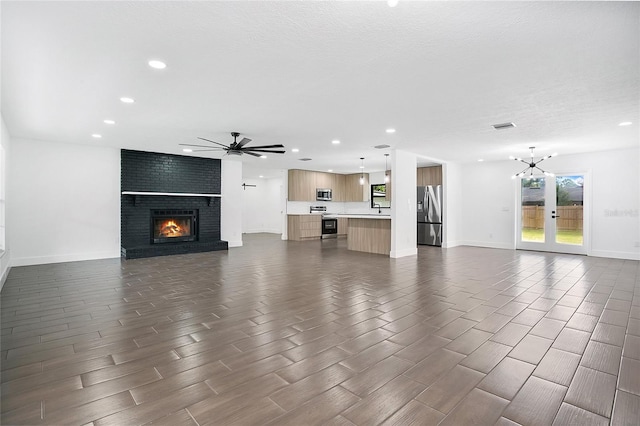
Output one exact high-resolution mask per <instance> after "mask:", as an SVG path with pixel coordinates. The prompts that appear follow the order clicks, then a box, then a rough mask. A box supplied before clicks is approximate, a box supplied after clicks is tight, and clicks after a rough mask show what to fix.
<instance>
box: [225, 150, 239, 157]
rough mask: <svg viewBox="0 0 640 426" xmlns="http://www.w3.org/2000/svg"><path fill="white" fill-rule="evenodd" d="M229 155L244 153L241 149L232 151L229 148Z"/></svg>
mask: <svg viewBox="0 0 640 426" xmlns="http://www.w3.org/2000/svg"><path fill="white" fill-rule="evenodd" d="M227 155H234V156H240V155H242V152H241V151H231V150H229V151H227Z"/></svg>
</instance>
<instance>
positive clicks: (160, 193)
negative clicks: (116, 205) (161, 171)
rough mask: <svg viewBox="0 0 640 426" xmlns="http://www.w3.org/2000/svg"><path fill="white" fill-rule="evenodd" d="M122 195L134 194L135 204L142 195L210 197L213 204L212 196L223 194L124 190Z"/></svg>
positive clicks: (209, 202) (218, 196)
mask: <svg viewBox="0 0 640 426" xmlns="http://www.w3.org/2000/svg"><path fill="white" fill-rule="evenodd" d="M122 195H133V196H134V197H135V199H134V201H133V205H134V206H135V205H137V204H138V199H139V197H140V196H141V195H145V196H165V197H166V196H169V197H204V198H207V199H208V203H207V204H209V205H211V199H212V198H221V197H222V194H201V193H189V192H139V191H122Z"/></svg>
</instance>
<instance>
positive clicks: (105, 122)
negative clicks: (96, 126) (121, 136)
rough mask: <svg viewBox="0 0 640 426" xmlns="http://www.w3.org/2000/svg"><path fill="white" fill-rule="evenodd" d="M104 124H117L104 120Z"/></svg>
mask: <svg viewBox="0 0 640 426" xmlns="http://www.w3.org/2000/svg"><path fill="white" fill-rule="evenodd" d="M104 124H116V122H115V121H113V120H104Z"/></svg>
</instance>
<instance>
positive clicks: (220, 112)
mask: <svg viewBox="0 0 640 426" xmlns="http://www.w3.org/2000/svg"><path fill="white" fill-rule="evenodd" d="M0 7H1V14H2V17H1V19H2V22H1V23H2V27H1V31H2V34H1V35H2V115H3V117H4V120H5V122H6V124H7V127H8V129H9V132H10V133H11V135H12V136H13V137H19V138H30V139H41V140H46V141H59V142H69V143H77V144H89V145H103V146H111V147H117V148H128V149H138V150H148V151H156V152H168V153H175V154H182V151H181V147H179V146H178V144H179V143H198V140H197V139H196V138H197V137H198V136H201V137H205V138H208V139H213V140H216V141H219V142H223V143H228V142H231V141H232V138H231V136H230V135H229V132H231V131H238V132H241V133H242V134H243V136H246V137H248V138H251V139H253V141H254V142H253V144H257V145H266V144H275V143H282V144H284V145H285V146H286V148H287V151H288V152H287V153H286V154H285V155H282V156H276V155H270V156H269V158H267V159H259V158H253V157H247V156H244V157H243V160H242V161H243V163H244V166H245V170H248V171H250V172H251V173H255V174H256V175H257V174H258V173H264V174H267V173H270V172H269V171H268V170H267V169H278V168H308V169H314V170H326V169H329V168H331V169H333V170H334V171H336V172H358V171H359V165H360V160H359V158H360V157H365V167H366V169H369V170H381V169H382V168H383V165H384V153H385V152H389V150H388V149H387V150H378V149H374V148H373V146H374V145H378V144H388V145H391V147H392V148H397V149H402V150H407V151H411V152H415V153H417V154H418V155H420V156H425V157H428V158H431V159H436V160H440V161H458V162H470V161H477V159H479V158H482V159H484V160H485V161H493V160H504V161H507V160H506V158H507V157H508V156H509V155H510V154H514V155H516V154H519V155H522V156H526V155H528V147H529V146H536V147H537V149H536V153H539V154H540V155H543V154H549V153H551V152H558V153H560V154H561V155H563V154H571V153H578V152H587V151H598V150H607V149H617V148H624V147H631V146H638V144H639V138H638V121H639V116H640V109H639V93H640V84H639V81H640V66H639V64H640V59H639V58H640V25H639V22H640V21H639V19H640V4H639V3H638V2H408V1H403V0H401V1H400V4H399V5H398V6H397V7H395V8H390V7H388V6H387V3H386V2H385V1H376V2H364V1H354V2H348V1H331V2H328V1H326V2H292V1H286V2H267V1H265V2H235V1H233V2H132V1H112V2H107V1H105V2H58V1H47V2H24V1H20V2H12V1H2V2H1V5H0ZM150 59H160V60H163V61H165V62H166V63H167V68H166V69H165V70H154V69H151V68H150V67H149V66H148V65H147V61H148V60H150ZM122 96H130V97H133V98H134V99H135V100H136V103H135V104H133V105H126V104H123V103H121V102H120V101H119V98H120V97H122ZM107 118H109V119H113V120H115V121H116V125H114V126H108V125H106V124H104V123H103V120H104V119H107ZM509 121H512V122H515V123H516V125H517V127H516V128H513V129H509V130H503V131H497V130H494V129H493V128H492V127H491V125H492V124H496V123H503V122H509ZM622 121H632V122H633V125H631V126H627V127H619V126H618V123H620V122H622ZM387 127H393V128H396V129H397V132H396V133H395V134H387V133H385V129H386V128H387ZM93 133H99V134H102V135H103V137H102V138H101V139H94V138H92V137H91V135H92V134H93ZM333 139H340V140H341V141H342V143H341V144H340V145H337V146H335V145H332V144H331V140H333ZM291 148H299V149H300V152H299V153H298V154H294V153H291V152H290V149H291ZM203 156H207V157H213V158H219V157H220V155H219V154H213V153H204V154H203ZM300 157H310V158H312V159H313V160H312V161H309V162H300V161H298V158H300ZM273 173H274V174H275V172H273ZM248 174H250V173H249V172H247V173H245V177H251V176H248Z"/></svg>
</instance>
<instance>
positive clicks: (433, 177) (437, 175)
mask: <svg viewBox="0 0 640 426" xmlns="http://www.w3.org/2000/svg"><path fill="white" fill-rule="evenodd" d="M416 182H417V186H429V185H442V166H434V167H420V168H418V169H417V176H416Z"/></svg>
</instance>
